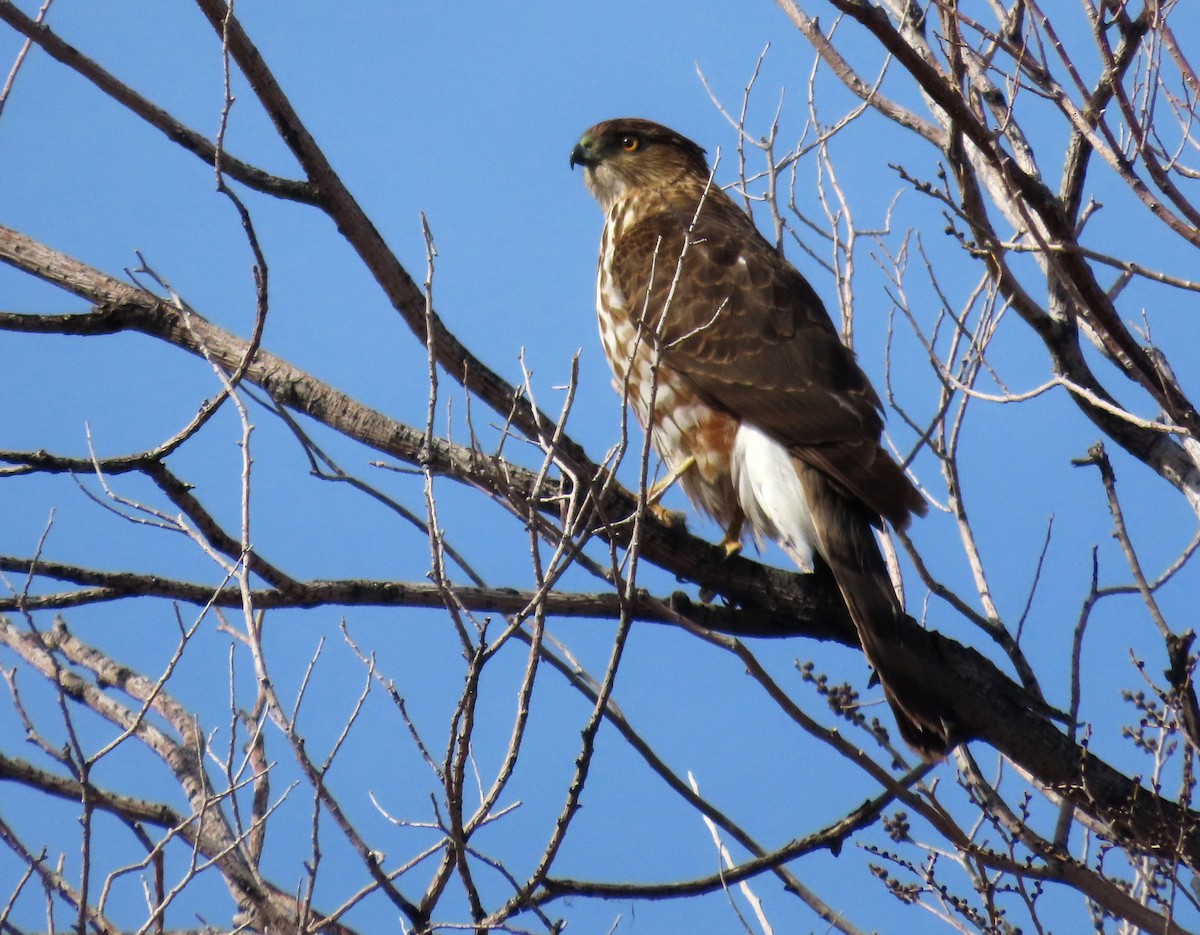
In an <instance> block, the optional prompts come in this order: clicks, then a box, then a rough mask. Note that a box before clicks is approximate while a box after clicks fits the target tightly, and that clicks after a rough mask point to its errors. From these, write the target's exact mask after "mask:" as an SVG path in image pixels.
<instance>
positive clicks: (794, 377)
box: [613, 191, 924, 526]
mask: <svg viewBox="0 0 1200 935" xmlns="http://www.w3.org/2000/svg"><path fill="white" fill-rule="evenodd" d="M694 217H695V211H694V209H693V210H684V211H661V212H658V213H655V214H652V215H650V216H649V217H645V218H642V219H640V220H639V221H638V223H637V224H635V225H634V226H633V227H632V228H631V229H629V230H628V231H626V232H625V233H624V234H623V235H622V236H621V237H620V238H619V239H618V241H617V243H616V245H615V253H614V256H613V276H614V279H615V281H616V285H617V287H618V288H619V289H620V290H621V292H622V294H623V296H624V298H625V301H626V303H627V305H628V307H629V309H630V311H631V312H633V313H635V314H637V313H638V312H640V310H641V309H643V308H644V309H646V317H647V319H648V320H647V322H646V327H647V329H648V330H649V331H652V332H653V331H654V330H655V329H657V328H659V327H660V325H659V319H660V316H661V315H662V312H663V309H664V307H665V308H666V320H665V322H663V323H662V325H661V336H660V345H661V347H662V359H663V362H664V363H665V364H667V365H668V366H670V367H671V368H672V369H674V370H676V371H679V372H681V373H683V374H684V375H686V376H687V377H688V378H690V379H691V380H692V381H693V382H694V383H695V384H696V386H697V387H698V388H699V389H700V390H701V392H702V393H703V394H704V395H705V396H706V397H708V398H709V399H710V400H711V401H712V402H714V403H715V404H717V405H719V406H720V407H722V408H724V409H726V410H728V411H730V412H732V413H733V414H734V415H736V416H738V417H739V418H741V419H744V420H745V421H747V422H749V423H751V424H753V425H755V426H757V427H758V428H759V429H761V430H763V431H764V432H766V433H767V434H768V435H770V436H771V437H773V438H775V439H776V440H777V441H779V442H781V443H783V444H784V445H785V446H787V447H788V448H789V449H790V450H791V451H792V452H793V453H794V454H795V456H796V457H798V458H800V459H801V460H803V461H805V462H807V463H809V464H812V465H813V466H814V467H817V468H819V469H820V470H822V471H824V472H825V473H826V474H828V475H829V476H830V477H832V478H833V479H834V480H835V481H837V482H838V483H839V484H841V485H842V486H843V487H844V488H845V489H846V490H847V491H848V492H850V493H851V494H852V495H853V496H854V497H855V498H856V499H858V500H860V501H862V502H863V503H865V504H866V505H867V506H868V507H869V508H870V509H872V510H873V511H874V512H875V513H877V514H879V515H882V516H886V517H887V518H888V519H889V520H890V521H891V522H893V523H894V524H897V525H901V526H902V525H904V523H905V522H906V521H907V518H908V514H909V513H910V512H914V511H922V512H923V508H924V502H923V501H922V500H921V498H920V495H919V494H918V493H917V492H916V490H915V489H913V487H912V485H911V484H910V483H909V482H908V479H907V478H906V477H905V476H904V474H903V472H902V471H901V470H900V468H899V467H898V466H897V465H896V464H895V462H894V461H892V459H891V458H890V457H889V456H888V455H887V453H886V452H885V451H884V450H883V449H882V448H881V447H880V445H879V436H880V433H881V431H882V428H883V420H882V417H881V415H880V411H881V406H880V402H879V397H878V396H877V395H876V393H875V391H874V389H873V388H872V387H871V384H870V382H869V381H868V380H867V378H866V376H865V375H864V374H863V372H862V370H861V369H859V367H858V364H857V363H856V362H855V360H854V355H853V353H852V352H851V351H849V350H848V349H847V348H846V347H845V346H844V345H843V344H842V343H841V341H840V340H839V339H838V335H837V331H836V330H835V329H834V326H833V323H832V322H831V321H830V319H829V316H828V314H827V313H826V311H825V308H824V306H823V305H822V304H821V301H820V299H819V298H818V297H817V295H816V293H815V292H814V291H813V289H812V287H811V286H810V285H809V284H808V282H807V281H806V280H805V279H804V277H803V276H801V275H800V273H799V272H798V271H797V270H796V269H795V268H794V267H793V266H792V265H791V264H789V263H788V262H787V261H786V260H785V259H784V258H783V257H782V256H780V255H779V253H778V252H777V251H776V250H775V249H774V248H772V247H771V245H770V244H768V243H767V241H766V240H765V239H763V237H762V235H760V234H759V233H758V230H757V228H755V227H754V223H753V221H751V220H750V218H749V217H747V216H746V214H745V213H744V212H742V211H741V210H740V209H739V208H738V207H737V206H736V205H735V204H733V202H731V201H730V200H729V199H728V198H727V197H726V196H725V195H724V194H723V193H720V192H715V191H714V192H710V193H709V194H708V196H707V199H706V201H705V203H704V206H703V208H702V210H701V212H700V216H699V218H698V219H696V222H695V224H694V225H693V223H692V222H693V218H694ZM689 228H690V229H691V230H690V236H689ZM685 243H686V249H685Z"/></svg>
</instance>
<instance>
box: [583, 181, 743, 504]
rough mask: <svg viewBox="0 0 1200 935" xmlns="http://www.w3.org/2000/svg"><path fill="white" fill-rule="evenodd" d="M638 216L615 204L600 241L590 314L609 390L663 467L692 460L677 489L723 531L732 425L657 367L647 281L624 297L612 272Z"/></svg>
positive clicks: (629, 202) (625, 202)
mask: <svg viewBox="0 0 1200 935" xmlns="http://www.w3.org/2000/svg"><path fill="white" fill-rule="evenodd" d="M637 214H638V212H637V205H636V203H635V201H634V200H633V199H620V200H618V201H617V202H616V203H615V204H614V205H613V206H612V207H611V208H610V209H609V212H608V217H607V219H606V222H605V225H604V233H603V235H602V237H601V241H600V262H599V268H598V270H597V277H596V313H597V317H598V318H599V322H600V340H601V342H602V343H603V346H604V353H605V356H606V357H607V358H608V362H609V365H610V366H611V367H612V370H613V374H614V377H615V379H614V380H613V385H614V386H615V387H616V389H617V392H618V393H621V394H622V395H623V397H624V398H625V399H626V401H627V402H628V403H629V405H630V406H631V407H632V408H633V411H634V413H635V414H636V416H637V418H638V421H639V422H640V423H641V424H642V426H643V427H647V426H648V427H649V428H650V432H651V440H652V441H653V444H654V448H655V450H656V451H657V452H658V455H659V457H660V458H662V460H663V461H664V462H665V464H666V466H667V468H668V469H670V470H675V469H677V468H678V467H680V466H681V465H682V464H684V463H685V462H686V461H687V459H688V458H689V457H691V458H693V459H695V464H694V466H692V467H690V468H689V469H688V470H687V471H685V472H684V473H683V475H682V476H681V478H680V482H681V483H682V485H683V489H684V491H685V492H686V493H687V494H688V497H689V498H690V499H691V500H692V502H693V503H695V504H696V506H697V507H699V508H700V509H702V510H703V511H704V512H706V513H708V514H709V515H710V516H711V517H712V518H713V519H715V520H716V521H717V522H718V523H720V524H721V525H722V526H724V527H728V526H729V525H730V524H731V523H733V522H734V520H735V518H736V517H737V516H739V514H740V511H739V508H738V499H737V493H736V491H735V490H734V482H733V464H732V459H733V451H734V439H735V437H736V435H737V429H738V422H737V420H736V419H735V418H734V417H733V416H732V415H730V414H729V413H727V412H724V411H722V410H718V409H715V408H713V407H712V406H710V405H709V404H708V403H707V402H705V400H704V399H703V398H702V397H701V396H700V394H699V392H698V391H697V390H696V388H695V386H694V385H693V384H692V383H691V382H690V381H689V380H688V379H687V378H686V377H685V376H684V375H683V374H681V373H678V372H677V371H675V370H673V369H672V368H670V367H668V366H666V365H665V364H660V363H658V362H657V360H656V357H657V350H656V349H657V338H658V336H657V334H656V333H655V331H654V329H653V328H652V327H649V326H647V325H645V322H646V321H657V320H658V319H659V314H658V313H659V311H660V310H659V309H657V308H647V307H646V305H647V300H646V297H647V294H648V293H649V291H650V285H651V284H650V283H648V282H647V283H646V284H645V289H643V290H639V294H631V295H625V294H624V292H623V291H622V290H621V289H620V288H619V287H618V286H617V282H616V278H615V277H614V275H613V261H614V257H615V254H616V246H617V243H618V241H619V240H620V239H621V236H622V234H623V233H624V232H625V231H627V230H629V229H630V228H631V227H632V226H633V225H634V224H636V223H637ZM666 265H667V266H668V268H672V267H673V264H666Z"/></svg>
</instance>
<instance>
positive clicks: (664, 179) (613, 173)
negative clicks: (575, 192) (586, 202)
mask: <svg viewBox="0 0 1200 935" xmlns="http://www.w3.org/2000/svg"><path fill="white" fill-rule="evenodd" d="M571 165H572V167H574V166H583V179H584V181H585V182H586V183H587V187H588V190H589V191H590V192H591V193H592V194H593V195H595V196H596V198H597V199H598V200H599V201H600V204H601V206H602V207H603V208H604V210H605V211H607V210H608V209H609V207H610V206H611V205H612V203H613V202H614V201H616V200H617V199H618V198H620V197H621V196H622V195H624V194H625V193H626V192H628V191H630V190H631V189H636V188H642V187H646V186H652V187H655V188H661V187H662V186H664V185H667V184H670V183H672V182H676V181H677V180H678V179H679V177H680V176H683V175H691V176H697V177H699V178H700V179H701V180H703V181H705V182H707V181H708V163H707V162H706V161H705V159H704V150H703V149H701V148H700V147H699V146H697V145H696V144H695V143H693V142H692V141H691V140H689V139H688V138H687V137H686V136H681V135H680V134H678V133H676V132H675V131H674V130H671V129H668V128H667V127H664V126H662V124H658V123H654V122H653V121H650V120H642V119H641V118H640V117H618V118H617V119H616V120H605V121H603V122H601V123H598V124H596V125H595V126H594V127H592V128H591V129H590V130H588V131H587V132H586V133H584V134H583V136H582V137H581V138H580V140H579V142H578V143H576V144H575V148H574V149H573V150H571Z"/></svg>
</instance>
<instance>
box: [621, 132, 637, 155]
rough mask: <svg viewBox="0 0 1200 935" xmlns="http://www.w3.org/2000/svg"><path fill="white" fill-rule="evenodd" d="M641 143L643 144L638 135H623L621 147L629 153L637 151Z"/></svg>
mask: <svg viewBox="0 0 1200 935" xmlns="http://www.w3.org/2000/svg"><path fill="white" fill-rule="evenodd" d="M641 145H642V141H641V140H639V139H638V138H637V137H636V136H623V137H621V149H623V150H625V152H627V153H636V152H637V150H638V147H639V146H641Z"/></svg>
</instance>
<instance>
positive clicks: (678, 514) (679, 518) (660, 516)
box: [646, 503, 687, 532]
mask: <svg viewBox="0 0 1200 935" xmlns="http://www.w3.org/2000/svg"><path fill="white" fill-rule="evenodd" d="M646 509H647V510H649V511H650V514H651V515H652V516H653V517H654V518H655V519H656V520H658V521H659V522H660V523H662V524H663V525H664V526H667V527H668V528H670V529H674V530H675V531H676V532H683V531H684V530H686V529H687V514H686V513H684V512H683V510H668V509H667V508H666V507H665V506H661V505H659V504H657V503H648V504H647V505H646Z"/></svg>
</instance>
